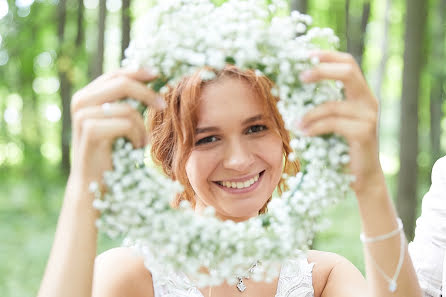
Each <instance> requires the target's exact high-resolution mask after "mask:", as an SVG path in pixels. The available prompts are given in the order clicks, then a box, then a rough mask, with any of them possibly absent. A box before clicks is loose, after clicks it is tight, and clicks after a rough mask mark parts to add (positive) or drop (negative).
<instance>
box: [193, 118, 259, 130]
mask: <svg viewBox="0 0 446 297" xmlns="http://www.w3.org/2000/svg"><path fill="white" fill-rule="evenodd" d="M263 118H264V116H263V114H258V115H255V116H253V117H250V118H247V119H246V120H244V121H243V122H242V125H247V124H249V123H253V122H256V121H259V120H262V119H263ZM218 130H219V128H218V127H202V128H197V129H195V134H200V133H206V132H214V131H218Z"/></svg>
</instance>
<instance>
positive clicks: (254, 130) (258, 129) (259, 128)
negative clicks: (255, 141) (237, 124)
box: [246, 125, 268, 134]
mask: <svg viewBox="0 0 446 297" xmlns="http://www.w3.org/2000/svg"><path fill="white" fill-rule="evenodd" d="M267 129H268V128H267V127H266V126H265V125H254V126H251V127H249V128H248V131H246V133H249V134H250V133H258V132H262V131H265V130H267Z"/></svg>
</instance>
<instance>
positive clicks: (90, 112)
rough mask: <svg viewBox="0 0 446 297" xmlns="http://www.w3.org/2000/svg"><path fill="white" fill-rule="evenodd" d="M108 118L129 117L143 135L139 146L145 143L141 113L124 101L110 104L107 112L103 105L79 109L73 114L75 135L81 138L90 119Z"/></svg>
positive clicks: (144, 130) (134, 127) (145, 133)
mask: <svg viewBox="0 0 446 297" xmlns="http://www.w3.org/2000/svg"><path fill="white" fill-rule="evenodd" d="M106 118H109V119H111V118H118V119H128V120H130V121H132V123H133V125H132V126H133V129H136V130H138V133H139V134H140V135H143V136H142V137H141V139H140V140H139V141H138V144H137V146H138V147H139V146H142V145H144V144H145V142H146V135H147V132H146V129H145V125H144V120H143V118H142V116H141V114H140V113H139V112H138V111H136V110H135V109H134V108H132V107H130V106H129V105H128V104H124V103H119V104H118V103H117V104H110V106H109V107H108V110H107V112H104V109H103V108H102V106H92V107H88V108H83V109H81V110H79V111H78V112H77V113H75V114H74V116H73V126H74V130H75V134H76V135H75V136H76V137H77V139H79V138H80V136H81V135H82V133H83V132H84V131H83V126H84V124H85V122H86V121H88V120H90V119H106Z"/></svg>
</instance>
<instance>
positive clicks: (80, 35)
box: [74, 0, 85, 49]
mask: <svg viewBox="0 0 446 297" xmlns="http://www.w3.org/2000/svg"><path fill="white" fill-rule="evenodd" d="M77 2H78V8H77V9H78V10H77V32H76V40H75V42H74V43H75V45H76V48H78V49H79V48H80V47H81V45H82V44H83V43H84V36H85V31H84V12H85V7H84V1H83V0H78V1H77Z"/></svg>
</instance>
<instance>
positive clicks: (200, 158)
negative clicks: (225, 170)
mask: <svg viewBox="0 0 446 297" xmlns="http://www.w3.org/2000/svg"><path fill="white" fill-rule="evenodd" d="M213 160H215V158H212V157H210V156H208V155H207V154H204V153H200V152H192V153H191V155H190V156H189V159H188V160H187V162H186V175H187V178H188V179H189V182H190V184H191V186H192V188H193V189H194V191H195V192H199V188H200V184H203V183H205V182H207V180H208V178H209V175H210V173H211V172H212V168H213V166H212V162H213ZM214 162H215V161H214Z"/></svg>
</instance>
